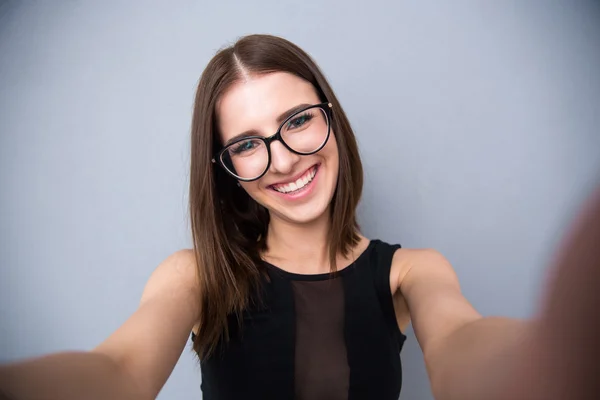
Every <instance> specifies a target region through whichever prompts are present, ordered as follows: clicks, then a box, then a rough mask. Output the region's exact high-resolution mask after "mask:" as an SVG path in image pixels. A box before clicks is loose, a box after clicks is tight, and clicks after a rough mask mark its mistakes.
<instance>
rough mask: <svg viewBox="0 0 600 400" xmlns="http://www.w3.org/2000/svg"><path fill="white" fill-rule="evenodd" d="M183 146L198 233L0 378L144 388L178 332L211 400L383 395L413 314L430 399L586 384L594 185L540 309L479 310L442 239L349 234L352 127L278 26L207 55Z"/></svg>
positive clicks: (358, 178)
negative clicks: (524, 317) (75, 349)
mask: <svg viewBox="0 0 600 400" xmlns="http://www.w3.org/2000/svg"><path fill="white" fill-rule="evenodd" d="M191 152H192V154H191V175H190V215H191V223H192V235H193V243H194V248H193V249H192V250H182V251H179V252H177V253H175V254H173V255H172V256H171V257H169V258H168V259H167V260H165V261H164V262H163V263H162V264H161V265H160V266H159V267H158V268H157V269H156V271H155V272H154V273H153V275H152V277H151V278H150V280H149V281H148V283H147V285H146V288H145V290H144V294H143V296H142V300H141V303H140V307H139V309H138V310H137V311H136V312H135V313H134V314H133V315H132V316H131V317H130V318H129V319H128V320H127V321H126V322H125V323H124V324H123V325H122V326H121V327H120V328H119V329H118V330H117V331H115V332H114V333H113V334H112V335H111V336H110V337H109V338H107V339H106V340H105V341H104V342H102V343H101V344H100V345H99V346H98V347H96V348H95V349H94V350H93V351H91V352H88V353H61V354H52V355H48V356H46V357H42V358H39V359H35V360H29V361H25V362H22V363H17V364H15V365H10V366H5V367H3V368H2V369H1V370H0V372H2V374H1V375H0V391H1V390H5V392H6V393H11V394H13V395H14V397H15V398H17V399H29V398H52V399H61V400H64V399H80V398H87V399H111V400H114V399H128V400H130V399H140V400H149V399H152V398H155V397H156V396H157V394H158V393H159V392H160V390H161V388H162V386H163V385H164V383H165V382H166V380H167V379H168V377H169V375H170V374H171V371H172V370H173V368H174V366H175V363H176V362H177V360H178V358H179V356H180V354H181V351H182V349H183V348H184V346H185V344H186V342H187V341H188V337H189V336H190V332H191V337H192V340H193V346H194V350H195V351H196V353H197V355H198V358H199V360H200V366H201V370H202V390H203V395H204V399H206V400H227V399H236V400H237V399H240V398H244V399H249V400H250V399H261V400H265V399H277V400H280V399H299V400H361V399H365V400H367V399H368V400H371V399H377V400H382V399H383V400H386V399H387V400H395V399H397V398H398V396H399V394H400V390H401V387H402V367H401V362H400V351H401V350H402V347H403V345H404V342H405V339H406V337H405V335H404V334H403V330H404V329H405V328H406V326H407V325H408V323H409V321H412V322H413V325H414V330H415V334H416V337H417V339H418V342H419V345H420V347H421V349H422V350H423V355H424V359H425V363H426V366H427V369H428V372H429V377H430V380H431V386H432V389H433V392H434V394H435V396H436V398H438V399H441V400H454V399H460V400H471V399H473V400H474V399H481V400H484V399H485V400H496V399H505V400H509V399H510V400H517V399H518V400H521V399H523V400H524V399H548V400H550V399H552V400H555V399H564V398H566V397H565V396H566V393H569V394H572V395H574V396H572V397H571V398H578V397H577V396H578V395H579V396H581V398H597V397H594V391H596V392H595V394H598V387H597V380H596V379H595V376H593V375H592V374H591V373H590V371H591V370H592V368H591V366H592V362H594V361H597V357H596V356H597V355H598V354H600V351H599V350H600V349H599V347H598V340H597V338H598V336H599V335H600V321H598V313H597V312H595V307H597V305H598V291H597V286H598V285H600V273H599V269H598V268H597V264H598V263H599V262H600V251H599V250H598V246H597V243H598V242H599V241H600V228H599V227H600V196H598V197H596V198H595V199H594V202H593V203H592V204H591V207H590V209H589V210H588V214H587V217H586V219H584V222H583V223H581V224H580V226H579V229H578V230H577V231H576V233H577V235H576V236H574V237H573V239H572V241H571V242H570V243H569V246H568V247H567V249H566V251H565V255H564V256H563V259H561V260H559V275H558V276H559V278H560V279H557V280H556V281H555V282H554V286H552V287H551V289H552V291H551V292H550V293H549V301H548V302H547V303H548V304H547V305H546V308H545V312H544V314H543V315H542V316H541V318H540V319H539V320H532V321H517V320H510V319H506V318H484V317H482V316H481V315H480V314H479V313H478V312H477V311H476V310H475V309H474V308H473V307H472V306H471V304H470V303H469V302H468V301H467V300H466V299H465V298H464V297H463V295H462V294H461V291H460V286H459V283H458V279H457V276H456V274H455V273H454V270H453V268H452V266H451V265H450V263H449V262H448V261H447V260H446V259H445V258H444V257H443V256H442V255H441V254H440V253H438V252H436V251H434V250H429V249H403V248H401V247H400V245H398V244H388V243H385V242H383V241H380V240H377V239H368V238H366V237H365V236H363V235H362V233H361V232H360V229H359V226H358V224H357V222H356V207H357V205H358V202H359V199H360V196H361V191H362V183H363V181H362V179H363V177H362V165H361V161H360V157H359V153H358V148H357V145H356V140H355V137H354V133H353V131H352V128H351V127H350V124H349V122H348V119H347V118H346V116H345V114H344V111H343V109H342V107H341V105H340V103H339V101H338V100H337V98H336V96H335V94H334V92H333V90H332V89H331V87H330V86H329V85H328V83H327V81H326V80H325V78H324V76H323V74H322V73H321V72H320V70H319V68H318V67H317V66H316V64H315V63H314V62H313V60H311V58H310V57H309V56H308V55H307V54H306V53H305V52H304V51H303V50H301V49H300V48H298V47H297V46H296V45H294V44H292V43H290V42H289V41H287V40H285V39H282V38H278V37H274V36H267V35H252V36H247V37H244V38H242V39H240V40H239V41H237V42H236V43H235V44H234V45H233V46H231V47H228V48H225V49H223V50H221V51H219V52H218V53H217V54H216V55H215V57H214V58H213V59H212V60H211V61H210V62H209V64H208V66H207V67H206V69H205V71H204V73H203V74H202V77H201V79H200V82H199V85H198V90H197V94H196V100H195V106H194V116H193V122H192V143H191ZM563 282H565V284H566V283H568V285H566V286H565V284H563ZM594 306H595V307H594ZM563 321H568V323H564V322H563ZM565 327H568V329H571V331H569V332H567V331H566V328H565ZM569 335H571V336H569ZM573 335H576V336H573ZM569 350H574V351H572V352H571V351H569ZM561 361H564V362H566V363H567V364H568V367H569V368H568V369H569V371H567V373H570V374H571V375H564V374H563V373H562V372H563V371H562V370H561V369H559V368H557V367H556V365H560V362H561ZM573 372H577V375H574V374H573ZM594 385H596V386H594ZM584 396H587V397H584ZM590 396H591V397H590Z"/></svg>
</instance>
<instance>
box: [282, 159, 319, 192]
mask: <svg viewBox="0 0 600 400" xmlns="http://www.w3.org/2000/svg"><path fill="white" fill-rule="evenodd" d="M318 169H319V166H318V165H313V166H312V167H311V168H309V169H308V170H307V171H306V173H304V175H302V176H301V177H300V178H298V179H296V181H294V182H287V183H278V184H275V185H271V188H272V189H273V190H275V191H277V192H279V193H285V194H293V193H296V192H299V191H301V190H302V189H303V188H304V187H306V186H307V185H308V184H309V183H311V182H312V180H313V179H314V177H315V175H316V174H317V170H318Z"/></svg>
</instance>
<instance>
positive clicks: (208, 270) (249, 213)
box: [189, 35, 363, 359]
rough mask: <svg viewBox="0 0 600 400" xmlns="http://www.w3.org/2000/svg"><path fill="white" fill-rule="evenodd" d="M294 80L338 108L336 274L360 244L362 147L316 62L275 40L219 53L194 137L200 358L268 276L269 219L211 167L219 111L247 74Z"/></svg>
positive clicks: (331, 235)
mask: <svg viewBox="0 0 600 400" xmlns="http://www.w3.org/2000/svg"><path fill="white" fill-rule="evenodd" d="M276 71H282V72H288V73H291V74H294V75H296V76H298V77H300V78H302V79H304V80H306V81H308V82H310V83H311V84H312V85H313V86H314V88H315V90H316V91H317V94H318V95H319V97H320V98H321V100H322V101H323V102H326V101H328V102H330V103H332V105H333V113H332V121H331V124H332V129H333V132H335V135H336V140H337V142H338V148H339V173H338V181H337V187H336V190H335V193H334V195H333V199H332V207H331V210H332V212H331V225H330V230H329V232H328V243H329V258H330V263H331V270H332V272H333V271H335V269H336V263H335V261H336V257H337V255H338V254H340V253H341V254H343V255H345V256H346V255H348V253H349V251H350V250H352V249H353V248H354V246H355V245H356V244H357V243H358V241H359V236H358V232H359V227H358V224H357V222H356V207H357V205H358V202H359V199H360V196H361V192H362V183H363V171H362V164H361V161H360V157H359V153H358V147H357V144H356V139H355V137H354V133H353V131H352V128H351V127H350V123H349V121H348V119H347V118H346V115H345V114H344V111H343V110H342V107H341V106H340V104H339V102H338V100H337V98H336V97H335V94H334V93H333V90H332V89H331V87H330V86H329V84H328V83H327V81H326V80H325V77H324V76H323V74H322V73H321V71H320V70H319V68H318V67H317V65H316V64H315V62H314V61H313V60H312V59H311V58H310V56H309V55H308V54H306V53H305V52H304V51H303V50H302V49H300V48H299V47H298V46H296V45H294V44H293V43H290V42H289V41H287V40H285V39H282V38H279V37H275V36H269V35H250V36H245V37H243V38H241V39H239V40H238V41H237V42H236V43H235V44H233V45H232V46H230V47H227V48H224V49H222V50H220V51H219V52H218V53H217V54H216V55H215V56H214V57H213V58H212V60H210V62H209V63H208V65H207V67H206V69H205V70H204V72H203V73H202V76H201V78H200V81H199V84H198V89H197V92H196V99H195V105H194V113H193V119H192V132H191V135H192V137H191V171H190V196H189V201H190V204H189V207H190V210H189V211H190V217H191V228H192V238H193V242H194V252H195V255H196V262H197V272H198V279H199V284H200V315H199V321H198V322H199V329H198V334H197V335H196V338H195V340H194V350H195V351H196V353H197V354H198V356H199V357H200V359H202V358H204V357H208V356H209V355H210V354H211V353H212V352H213V350H215V348H216V346H217V344H218V342H219V341H220V340H221V339H225V340H227V339H228V338H229V330H228V317H229V316H230V315H236V316H237V317H238V321H240V320H241V319H240V314H241V312H242V311H243V310H244V309H245V308H246V307H247V306H248V305H249V302H250V301H251V299H250V297H251V296H250V295H251V292H252V290H253V289H254V288H255V287H256V285H257V284H258V282H259V277H260V274H261V273H263V272H264V271H263V269H262V268H263V267H262V262H261V256H260V254H261V252H263V251H265V250H266V240H265V239H266V233H267V226H268V223H269V213H268V211H267V210H266V209H265V208H264V207H262V206H261V205H259V204H258V203H256V202H255V201H254V200H253V199H252V198H250V196H249V195H248V194H247V193H246V192H245V191H244V190H243V189H242V188H240V187H238V186H237V185H236V181H235V180H234V179H233V178H231V177H229V176H227V175H226V174H225V172H224V171H223V170H222V168H220V167H219V166H217V165H216V164H213V163H212V162H211V160H212V157H213V155H214V153H215V152H216V151H217V150H218V149H219V147H220V145H221V144H220V140H219V135H218V126H217V116H216V105H217V102H218V100H219V99H220V97H221V96H222V95H223V94H224V93H225V91H226V90H227V89H228V88H230V87H231V85H232V84H234V83H235V82H237V81H239V80H240V79H242V77H243V76H244V74H250V75H260V74H267V73H270V72H276Z"/></svg>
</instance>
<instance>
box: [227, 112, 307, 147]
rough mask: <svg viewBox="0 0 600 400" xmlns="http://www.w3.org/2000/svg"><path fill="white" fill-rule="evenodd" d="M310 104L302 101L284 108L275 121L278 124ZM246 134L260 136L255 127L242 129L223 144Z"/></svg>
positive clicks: (246, 135)
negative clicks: (286, 108)
mask: <svg viewBox="0 0 600 400" xmlns="http://www.w3.org/2000/svg"><path fill="white" fill-rule="evenodd" d="M310 106H311V104H304V103H303V104H298V105H297V106H294V107H292V108H290V109H289V110H286V111H284V112H282V113H281V114H279V116H278V117H277V119H276V120H275V121H277V123H278V124H279V125H281V124H282V123H283V121H285V120H286V119H288V118H289V117H291V116H292V115H294V114H295V113H297V112H298V111H300V110H303V109H305V108H307V107H310ZM248 136H260V134H259V132H258V131H257V130H256V129H249V130H247V131H244V132H242V133H239V134H237V135H235V136H233V137H232V138H230V139H229V140H227V141H226V142H225V144H224V145H223V146H227V145H229V144H230V143H232V142H235V141H236V140H238V139H241V138H244V137H248ZM269 136H270V135H269Z"/></svg>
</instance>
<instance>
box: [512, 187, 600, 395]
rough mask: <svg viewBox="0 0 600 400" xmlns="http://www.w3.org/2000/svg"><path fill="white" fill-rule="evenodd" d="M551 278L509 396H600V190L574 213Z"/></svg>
mask: <svg viewBox="0 0 600 400" xmlns="http://www.w3.org/2000/svg"><path fill="white" fill-rule="evenodd" d="M549 279H550V280H549V282H548V283H549V286H548V290H547V291H546V293H545V298H544V302H543V303H542V309H541V314H540V316H539V317H540V319H539V325H537V329H535V330H534V334H533V340H532V341H531V349H529V350H527V351H526V352H524V354H526V357H525V356H524V359H523V366H524V369H523V371H522V372H523V373H522V375H521V377H520V379H519V380H518V382H515V383H516V385H515V386H514V388H513V390H514V391H515V392H514V393H513V394H511V396H513V397H511V399H544V400H559V399H560V400H576V399H590V400H592V399H600V189H599V190H596V192H595V193H594V195H593V196H592V197H591V199H590V200H589V201H588V202H587V203H586V205H585V207H584V209H583V211H582V212H581V213H580V215H579V216H578V218H577V220H576V222H575V224H574V226H573V228H572V231H571V232H570V235H569V236H568V237H567V240H566V241H565V242H564V244H563V246H562V248H561V249H560V251H559V253H558V256H557V258H556V260H555V265H554V266H553V269H552V270H551V275H550V276H549ZM509 391H510V390H509ZM507 398H508V397H507Z"/></svg>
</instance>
